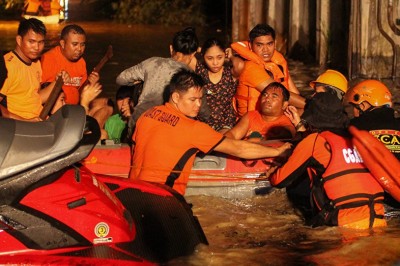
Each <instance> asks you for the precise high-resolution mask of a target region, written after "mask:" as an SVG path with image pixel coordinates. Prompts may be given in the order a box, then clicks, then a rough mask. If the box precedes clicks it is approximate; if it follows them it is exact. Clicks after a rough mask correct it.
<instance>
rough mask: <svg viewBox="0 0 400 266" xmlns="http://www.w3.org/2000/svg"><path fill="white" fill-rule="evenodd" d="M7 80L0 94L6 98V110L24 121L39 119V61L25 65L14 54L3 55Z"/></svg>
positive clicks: (40, 109)
mask: <svg viewBox="0 0 400 266" xmlns="http://www.w3.org/2000/svg"><path fill="white" fill-rule="evenodd" d="M4 61H5V64H6V67H7V72H8V74H7V78H6V80H5V82H4V84H3V87H2V88H1V89H0V93H1V94H3V95H5V96H7V109H8V110H9V111H10V112H11V113H13V114H16V115H19V116H21V117H23V118H26V119H31V118H35V117H39V115H40V112H41V111H42V108H43V107H42V100H41V98H40V95H39V93H38V91H39V88H40V78H41V76H42V69H41V67H40V61H39V60H37V61H35V62H32V63H31V64H29V65H28V64H26V63H25V62H24V61H22V59H20V58H19V57H18V55H17V54H15V53H14V52H9V53H7V54H5V55H4Z"/></svg>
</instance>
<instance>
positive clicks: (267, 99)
mask: <svg viewBox="0 0 400 266" xmlns="http://www.w3.org/2000/svg"><path fill="white" fill-rule="evenodd" d="M287 105H288V102H287V101H285V100H284V98H283V94H282V90H281V89H278V88H270V89H267V90H266V91H265V92H264V93H262V94H261V110H260V111H261V114H262V115H266V116H281V115H283V111H284V110H285V108H286V107H287Z"/></svg>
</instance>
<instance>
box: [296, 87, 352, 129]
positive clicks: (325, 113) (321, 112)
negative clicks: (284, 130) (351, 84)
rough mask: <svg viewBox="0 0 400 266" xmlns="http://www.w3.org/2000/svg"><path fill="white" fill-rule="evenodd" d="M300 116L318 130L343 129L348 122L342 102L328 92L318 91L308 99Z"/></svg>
mask: <svg viewBox="0 0 400 266" xmlns="http://www.w3.org/2000/svg"><path fill="white" fill-rule="evenodd" d="M301 118H302V119H304V120H305V121H307V124H308V125H309V126H311V127H312V128H314V129H317V130H318V131H323V130H329V129H345V128H346V127H347V126H348V123H349V118H348V116H347V114H346V112H345V110H344V106H343V104H342V102H341V101H340V100H339V98H338V97H336V96H334V95H332V94H330V93H328V92H318V93H316V94H315V95H314V97H312V98H311V99H310V100H308V101H307V103H306V106H305V108H304V113H303V114H302V116H301Z"/></svg>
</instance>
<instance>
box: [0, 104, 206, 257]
mask: <svg viewBox="0 0 400 266" xmlns="http://www.w3.org/2000/svg"><path fill="white" fill-rule="evenodd" d="M99 138H100V130H99V126H98V124H97V122H96V120H94V119H93V118H91V117H88V116H86V115H85V111H84V109H83V108H82V107H81V106H73V105H66V106H64V107H63V108H61V109H60V110H59V111H58V112H56V113H55V114H54V115H52V116H51V117H50V118H49V119H48V120H46V121H43V122H37V123H31V122H24V121H17V120H13V119H7V118H1V117H0V241H1V245H0V264H3V263H6V262H7V263H12V264H24V265H27V264H29V265H31V264H33V265H35V264H36V265H40V264H46V265H60V264H69V265H71V264H80V265H81V264H88V265H90V264H96V265H103V264H104V265H105V264H107V265H110V264H111V265H113V264H114V265H116V264H117V265H121V264H123V265H151V264H159V263H165V262H168V261H169V260H171V259H173V258H177V257H180V256H187V255H190V254H191V253H192V252H193V251H194V249H195V247H196V246H197V245H198V244H200V243H203V244H208V243H207V239H206V237H205V235H204V232H203V230H202V228H201V226H200V224H199V222H198V220H197V218H196V217H195V216H193V213H192V210H191V206H190V205H189V204H188V203H187V202H186V201H185V199H184V198H183V197H182V196H181V195H179V194H177V193H176V192H174V191H173V190H172V189H170V188H169V187H167V186H164V185H158V184H153V183H148V182H140V181H131V180H128V179H126V178H119V177H109V176H105V175H95V174H93V173H92V172H91V171H90V170H88V169H87V168H86V167H84V166H82V165H81V164H80V163H79V162H80V161H81V160H83V159H84V158H85V157H86V156H87V155H88V154H89V153H90V152H91V151H92V149H93V147H94V146H95V145H96V143H97V142H98V140H99Z"/></svg>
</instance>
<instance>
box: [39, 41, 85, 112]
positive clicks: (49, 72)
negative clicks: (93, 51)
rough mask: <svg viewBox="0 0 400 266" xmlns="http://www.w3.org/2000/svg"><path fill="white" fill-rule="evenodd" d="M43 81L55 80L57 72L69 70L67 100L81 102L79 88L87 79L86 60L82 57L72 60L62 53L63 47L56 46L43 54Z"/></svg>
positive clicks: (68, 101) (66, 85) (64, 87)
mask: <svg viewBox="0 0 400 266" xmlns="http://www.w3.org/2000/svg"><path fill="white" fill-rule="evenodd" d="M41 61H42V71H43V73H42V82H43V83H44V82H53V81H54V80H55V79H56V75H57V73H59V72H60V71H61V70H65V71H67V72H68V74H69V76H70V77H71V81H70V82H69V83H65V84H64V86H63V91H64V93H65V102H66V103H68V104H78V103H79V92H78V88H79V87H80V86H81V85H82V84H83V83H84V82H85V80H86V79H87V70H86V62H85V60H84V59H83V58H82V57H81V58H80V59H79V60H78V61H76V62H71V61H69V60H68V59H67V58H65V57H64V56H63V54H62V53H61V47H60V46H56V47H54V48H53V49H51V50H49V51H47V52H46V53H44V54H43V55H42V59H41Z"/></svg>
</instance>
